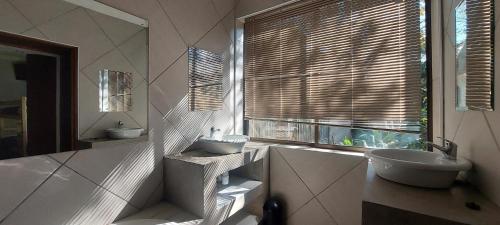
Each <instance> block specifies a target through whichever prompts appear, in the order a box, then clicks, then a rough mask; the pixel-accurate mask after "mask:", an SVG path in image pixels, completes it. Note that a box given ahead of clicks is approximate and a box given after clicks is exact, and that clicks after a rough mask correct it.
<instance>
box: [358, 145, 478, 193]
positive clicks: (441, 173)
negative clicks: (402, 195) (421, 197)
mask: <svg viewBox="0 0 500 225" xmlns="http://www.w3.org/2000/svg"><path fill="white" fill-rule="evenodd" d="M366 156H367V157H369V158H370V159H371V161H372V165H373V167H374V168H375V172H376V173H377V175H379V176H380V177H382V178H385V179H387V180H391V181H394V182H398V183H402V184H407V185H412V186H418V187H428V188H448V187H450V186H451V185H452V184H453V181H454V180H455V178H456V177H457V174H458V172H459V171H465V170H469V169H470V168H471V166H472V165H471V163H470V162H469V161H468V160H466V159H461V158H459V159H457V160H456V161H455V160H449V159H446V158H445V157H444V156H443V155H442V154H441V153H437V152H427V151H416V150H397V149H375V150H372V151H370V152H367V153H366Z"/></svg>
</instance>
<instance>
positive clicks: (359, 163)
mask: <svg viewBox="0 0 500 225" xmlns="http://www.w3.org/2000/svg"><path fill="white" fill-rule="evenodd" d="M365 160H366V159H362V160H361V162H358V163H357V164H356V165H355V166H353V167H352V168H351V169H350V170H349V171H347V172H345V173H344V174H342V176H340V177H339V178H337V179H335V181H333V183H331V184H329V185H328V186H327V187H326V188H325V189H323V190H322V191H321V192H319V193H318V194H317V195H316V196H319V195H321V194H323V192H325V191H326V190H327V189H328V188H330V187H331V186H332V185H334V184H335V183H337V182H338V181H339V180H340V179H342V178H344V177H345V176H346V175H347V174H348V173H351V172H352V171H353V170H355V169H356V168H358V166H360V165H361V164H362V163H363V162H364V161H365Z"/></svg>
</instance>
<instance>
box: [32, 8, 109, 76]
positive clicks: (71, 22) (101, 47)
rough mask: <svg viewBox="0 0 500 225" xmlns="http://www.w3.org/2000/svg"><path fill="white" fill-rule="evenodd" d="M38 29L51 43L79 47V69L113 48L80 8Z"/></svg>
mask: <svg viewBox="0 0 500 225" xmlns="http://www.w3.org/2000/svg"><path fill="white" fill-rule="evenodd" d="M38 29H39V30H40V31H41V32H42V33H44V34H45V35H47V36H48V37H49V38H50V39H51V40H53V41H56V42H61V43H65V44H69V45H74V46H78V47H80V48H79V49H78V63H79V66H80V68H82V67H84V66H86V65H88V64H90V63H92V62H93V61H94V60H96V59H97V58H99V57H100V56H101V55H103V54H104V53H106V52H108V51H110V50H111V49H112V48H113V43H112V42H111V41H110V40H109V39H108V38H107V37H106V35H105V34H104V33H103V32H102V31H101V29H100V28H99V27H98V26H97V24H96V23H95V22H94V21H93V20H92V19H91V18H90V16H89V15H88V14H87V12H85V10H84V9H82V8H78V9H75V10H73V11H70V12H68V13H66V14H64V15H62V16H59V17H57V18H55V19H53V20H51V21H49V22H48V23H44V24H41V25H39V26H38Z"/></svg>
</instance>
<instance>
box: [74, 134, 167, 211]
mask: <svg viewBox="0 0 500 225" xmlns="http://www.w3.org/2000/svg"><path fill="white" fill-rule="evenodd" d="M162 157H163V152H162V151H161V150H158V151H156V150H155V149H154V145H153V143H149V142H143V143H139V144H135V145H118V146H116V147H111V148H108V149H92V150H86V151H79V152H78V153H77V154H76V155H75V156H73V157H72V158H71V159H70V160H69V161H68V162H67V163H66V165H67V166H68V167H70V168H72V169H74V170H75V171H78V173H80V174H82V175H83V176H85V177H87V178H89V179H91V180H92V181H93V182H95V183H97V184H99V185H101V186H102V187H104V188H106V189H107V190H109V191H111V192H112V193H114V194H116V195H118V196H120V197H121V198H123V199H125V200H127V201H129V202H130V204H132V205H133V206H136V207H142V206H143V205H144V204H145V202H146V200H147V198H148V197H149V195H150V194H151V193H152V192H153V191H154V190H155V188H156V186H157V185H158V184H159V183H160V181H161V179H162V176H163V174H162V170H161V169H160V168H161V166H160V165H159V164H160V162H161V160H162Z"/></svg>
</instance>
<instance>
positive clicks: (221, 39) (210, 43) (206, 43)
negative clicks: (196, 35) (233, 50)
mask: <svg viewBox="0 0 500 225" xmlns="http://www.w3.org/2000/svg"><path fill="white" fill-rule="evenodd" d="M230 42H231V40H230V39H229V37H228V34H227V31H226V30H225V28H224V26H223V25H222V23H219V24H217V25H216V26H215V27H214V28H213V29H212V30H210V31H209V32H208V33H207V35H205V36H203V38H202V39H201V40H200V41H199V42H198V43H196V47H198V48H201V49H205V50H207V51H211V52H213V53H217V54H223V53H224V51H226V49H227V47H228V46H229V44H230Z"/></svg>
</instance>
